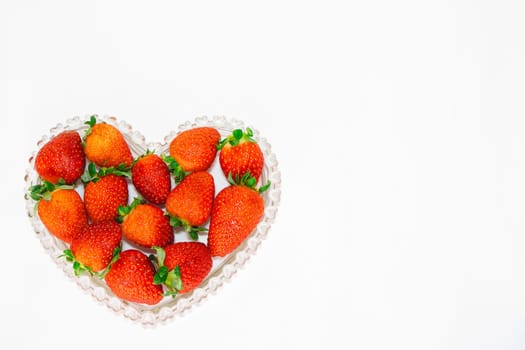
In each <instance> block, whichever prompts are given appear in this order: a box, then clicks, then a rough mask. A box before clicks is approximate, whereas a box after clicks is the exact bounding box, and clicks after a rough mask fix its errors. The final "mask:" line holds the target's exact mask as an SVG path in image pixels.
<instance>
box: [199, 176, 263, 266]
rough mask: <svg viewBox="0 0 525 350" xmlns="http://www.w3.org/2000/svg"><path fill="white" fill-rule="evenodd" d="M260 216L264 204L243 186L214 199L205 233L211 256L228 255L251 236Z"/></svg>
mask: <svg viewBox="0 0 525 350" xmlns="http://www.w3.org/2000/svg"><path fill="white" fill-rule="evenodd" d="M253 181H254V182H255V179H254V180H253ZM265 187H266V186H265ZM263 214H264V201H263V199H262V197H261V196H260V195H259V192H257V191H256V190H254V189H252V188H249V187H246V186H242V185H234V186H230V187H226V188H224V189H223V190H222V191H221V192H219V194H217V197H215V201H214V203H213V209H212V213H211V219H210V228H209V231H208V247H209V249H210V252H211V255H212V256H225V255H227V254H229V253H231V252H232V251H233V250H234V249H235V248H237V247H238V246H239V245H240V244H241V243H242V242H243V241H244V240H245V239H246V237H248V236H249V235H250V233H252V231H253V230H254V229H255V227H256V226H257V224H258V223H259V221H260V220H261V218H262V216H263Z"/></svg>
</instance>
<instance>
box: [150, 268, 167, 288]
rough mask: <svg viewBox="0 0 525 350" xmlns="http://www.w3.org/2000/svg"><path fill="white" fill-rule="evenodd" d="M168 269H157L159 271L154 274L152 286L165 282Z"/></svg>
mask: <svg viewBox="0 0 525 350" xmlns="http://www.w3.org/2000/svg"><path fill="white" fill-rule="evenodd" d="M168 272H169V271H168V268H167V267H166V266H161V267H159V270H158V271H157V273H156V274H155V277H154V278H153V283H154V284H163V283H164V282H165V281H166V278H167V277H168Z"/></svg>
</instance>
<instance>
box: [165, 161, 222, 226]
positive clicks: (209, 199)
mask: <svg viewBox="0 0 525 350" xmlns="http://www.w3.org/2000/svg"><path fill="white" fill-rule="evenodd" d="M214 194H215V183H214V180H213V176H212V175H211V174H209V173H207V172H205V171H199V172H195V173H191V174H190V175H188V176H187V177H185V178H184V180H182V182H181V183H180V184H179V185H178V186H177V187H175V188H174V189H173V191H171V193H170V194H169V196H168V199H167V200H166V211H167V212H168V213H170V214H171V215H172V216H174V217H177V218H180V219H183V220H186V221H187V222H188V224H189V225H190V226H200V225H202V224H204V223H205V222H206V221H207V220H208V218H209V216H210V213H211V208H212V205H213V197H214Z"/></svg>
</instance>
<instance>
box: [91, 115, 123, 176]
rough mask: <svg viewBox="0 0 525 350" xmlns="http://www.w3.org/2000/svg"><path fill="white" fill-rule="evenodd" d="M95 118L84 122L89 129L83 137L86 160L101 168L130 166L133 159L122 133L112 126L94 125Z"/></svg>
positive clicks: (92, 117)
mask: <svg viewBox="0 0 525 350" xmlns="http://www.w3.org/2000/svg"><path fill="white" fill-rule="evenodd" d="M96 123H97V120H96V118H95V116H91V119H90V120H89V121H88V122H86V124H87V125H89V129H88V130H87V131H86V136H85V137H84V152H85V153H86V157H87V159H89V160H90V161H92V162H93V163H95V164H96V165H98V166H101V167H117V166H119V165H120V164H126V166H127V167H130V166H131V162H132V161H133V157H132V156H131V151H130V149H129V146H128V144H127V143H126V140H125V139H124V136H122V133H121V132H120V131H119V130H118V129H117V128H115V127H114V126H112V125H109V124H106V123H100V124H96Z"/></svg>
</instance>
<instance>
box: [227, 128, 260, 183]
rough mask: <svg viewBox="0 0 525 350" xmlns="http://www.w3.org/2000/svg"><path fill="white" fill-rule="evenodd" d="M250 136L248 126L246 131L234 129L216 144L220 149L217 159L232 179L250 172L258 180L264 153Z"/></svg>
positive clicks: (251, 133)
mask: <svg viewBox="0 0 525 350" xmlns="http://www.w3.org/2000/svg"><path fill="white" fill-rule="evenodd" d="M252 136H253V131H252V130H251V129H250V128H246V132H243V131H242V130H241V129H236V130H233V132H232V134H231V135H230V136H228V137H226V138H225V139H224V140H222V141H221V143H220V144H219V146H218V147H219V148H220V150H221V154H220V155H219V161H220V162H221V168H222V171H223V172H224V175H226V176H228V175H229V174H231V175H232V177H233V178H234V179H240V178H241V177H243V176H244V175H245V174H247V173H250V175H251V176H253V177H254V178H255V180H256V181H259V178H260V176H261V173H262V168H263V164H264V155H263V153H262V151H261V148H260V147H259V145H258V144H257V142H256V141H255V140H254V139H253V138H252Z"/></svg>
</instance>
